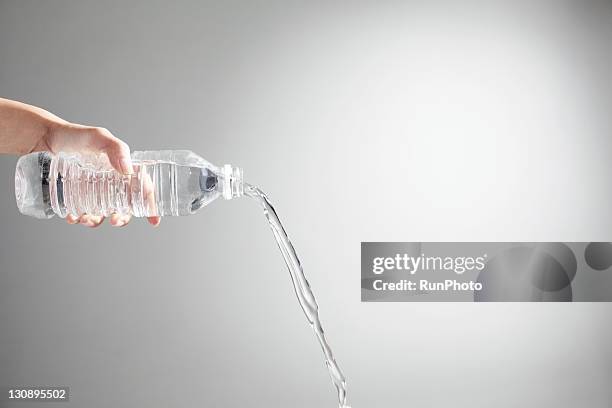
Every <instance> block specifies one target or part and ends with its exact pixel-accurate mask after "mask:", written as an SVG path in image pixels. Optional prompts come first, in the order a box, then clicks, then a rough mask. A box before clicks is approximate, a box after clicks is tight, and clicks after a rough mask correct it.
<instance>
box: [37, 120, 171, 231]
mask: <svg viewBox="0 0 612 408" xmlns="http://www.w3.org/2000/svg"><path fill="white" fill-rule="evenodd" d="M42 145H43V148H41V149H40V150H47V151H50V152H53V153H58V152H80V153H82V152H87V153H94V154H100V153H103V154H106V156H107V157H108V160H109V162H110V164H111V166H112V167H113V168H114V169H115V170H116V171H117V172H119V173H120V174H124V175H131V174H133V173H134V166H133V165H132V160H131V157H130V148H129V146H128V145H127V144H126V143H125V142H123V141H122V140H120V139H119V138H117V137H115V136H114V135H113V134H112V133H111V132H110V131H109V130H107V129H105V128H101V127H91V126H83V125H77V124H73V123H61V124H54V125H53V126H51V127H50V128H49V132H48V133H47V135H45V137H44V138H43V141H42ZM136 170H138V168H137V169H136ZM144 177H145V178H144V180H143V181H144V182H143V188H144V189H145V192H146V197H147V199H146V201H147V203H148V204H149V205H150V206H153V205H155V195H154V190H153V184H152V182H151V181H150V180H149V182H147V178H148V175H146V174H145V176H144ZM130 219H131V215H129V214H127V215H120V214H112V215H111V216H110V223H111V225H113V226H115V227H123V226H125V225H127V224H128V223H129V222H130ZM147 220H148V222H149V224H151V225H153V226H155V227H156V226H158V225H159V223H160V217H148V218H147ZM66 221H67V222H68V223H69V224H81V225H84V226H87V227H91V228H95V227H97V226H99V225H100V224H102V222H103V221H104V217H103V216H95V215H88V214H84V215H81V216H80V217H74V216H72V215H68V216H66Z"/></svg>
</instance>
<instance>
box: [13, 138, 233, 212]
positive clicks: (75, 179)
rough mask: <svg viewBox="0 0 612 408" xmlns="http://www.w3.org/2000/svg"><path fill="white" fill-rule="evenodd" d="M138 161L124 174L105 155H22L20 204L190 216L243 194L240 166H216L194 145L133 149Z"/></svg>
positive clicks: (22, 207)
mask: <svg viewBox="0 0 612 408" xmlns="http://www.w3.org/2000/svg"><path fill="white" fill-rule="evenodd" d="M132 163H133V165H134V173H133V174H132V175H122V174H120V173H118V172H117V171H115V170H113V169H112V167H111V166H110V164H109V162H108V159H107V157H106V155H102V154H101V155H96V156H91V155H79V154H75V153H58V154H52V153H49V152H37V153H31V154H28V155H25V156H22V157H21V158H20V159H19V161H18V162H17V168H16V171H15V197H16V199H17V206H18V207H19V211H21V213H22V214H25V215H30V216H32V217H36V218H51V217H53V216H54V215H58V216H60V217H66V216H67V215H68V214H70V215H73V216H76V217H78V216H80V215H82V214H90V215H103V216H109V215H111V214H113V213H117V214H131V215H133V216H136V217H150V216H167V215H189V214H193V213H194V212H196V211H197V210H198V209H200V208H202V207H204V206H206V205H208V204H210V203H211V202H212V201H214V200H215V199H217V198H219V197H223V198H225V199H226V200H229V199H232V198H234V197H240V196H241V195H242V193H243V182H242V170H241V169H240V168H237V167H233V166H230V165H225V166H223V167H217V166H214V165H212V164H210V163H208V162H207V161H206V160H204V159H203V158H201V157H200V156H198V155H196V154H195V153H192V152H190V151H188V150H161V151H145V152H133V153H132Z"/></svg>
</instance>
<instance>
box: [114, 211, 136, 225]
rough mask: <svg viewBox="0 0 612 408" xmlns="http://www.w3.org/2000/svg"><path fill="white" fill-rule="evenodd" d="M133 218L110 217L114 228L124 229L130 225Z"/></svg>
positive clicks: (124, 216)
mask: <svg viewBox="0 0 612 408" xmlns="http://www.w3.org/2000/svg"><path fill="white" fill-rule="evenodd" d="M131 218H132V217H131V216H129V215H120V214H113V215H111V217H110V223H111V225H112V226H113V227H124V226H126V225H128V223H129V222H130V219H131Z"/></svg>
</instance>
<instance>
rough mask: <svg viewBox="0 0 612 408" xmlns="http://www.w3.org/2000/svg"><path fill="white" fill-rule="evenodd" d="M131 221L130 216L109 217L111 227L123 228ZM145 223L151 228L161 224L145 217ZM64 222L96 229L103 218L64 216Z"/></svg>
mask: <svg viewBox="0 0 612 408" xmlns="http://www.w3.org/2000/svg"><path fill="white" fill-rule="evenodd" d="M131 219H132V217H131V216H130V215H120V214H112V215H111V216H110V224H111V225H112V226H113V227H125V226H126V225H128V224H129V222H130V220H131ZM147 221H148V222H149V224H151V225H152V226H154V227H157V226H159V224H160V222H161V217H147ZM66 222H67V223H68V224H71V225H76V224H80V225H83V226H85V227H89V228H96V227H99V226H100V225H102V223H103V222H104V217H102V216H95V215H87V214H84V215H81V216H80V217H75V216H72V215H70V214H69V215H67V216H66Z"/></svg>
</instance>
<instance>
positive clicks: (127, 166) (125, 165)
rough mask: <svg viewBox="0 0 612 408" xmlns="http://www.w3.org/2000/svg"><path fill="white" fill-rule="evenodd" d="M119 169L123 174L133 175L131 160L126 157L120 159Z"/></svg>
mask: <svg viewBox="0 0 612 408" xmlns="http://www.w3.org/2000/svg"><path fill="white" fill-rule="evenodd" d="M121 169H122V170H123V173H124V174H133V173H134V169H133V168H132V160H131V159H130V158H128V157H123V158H121Z"/></svg>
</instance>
